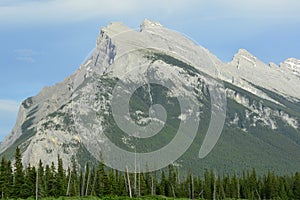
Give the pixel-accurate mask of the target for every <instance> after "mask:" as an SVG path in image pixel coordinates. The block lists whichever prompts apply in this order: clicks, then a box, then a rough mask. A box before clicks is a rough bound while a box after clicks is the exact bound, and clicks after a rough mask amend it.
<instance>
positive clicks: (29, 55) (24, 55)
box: [14, 49, 40, 63]
mask: <svg viewBox="0 0 300 200" xmlns="http://www.w3.org/2000/svg"><path fill="white" fill-rule="evenodd" d="M14 52H15V54H16V59H17V60H19V61H23V62H27V63H35V61H36V60H35V58H34V57H35V56H36V55H39V54H40V53H39V52H36V51H34V50H32V49H16V50H15V51H14Z"/></svg>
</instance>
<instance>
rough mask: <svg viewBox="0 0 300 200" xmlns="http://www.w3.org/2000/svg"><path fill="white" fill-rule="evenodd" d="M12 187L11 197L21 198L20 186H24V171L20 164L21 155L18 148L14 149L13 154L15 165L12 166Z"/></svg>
mask: <svg viewBox="0 0 300 200" xmlns="http://www.w3.org/2000/svg"><path fill="white" fill-rule="evenodd" d="M14 167H15V169H14V187H13V197H15V198H18V197H22V193H23V191H22V186H23V184H24V171H23V164H22V155H21V151H20V149H19V147H17V149H16V153H15V164H14Z"/></svg>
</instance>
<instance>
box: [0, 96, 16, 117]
mask: <svg viewBox="0 0 300 200" xmlns="http://www.w3.org/2000/svg"><path fill="white" fill-rule="evenodd" d="M19 106H20V102H18V101H15V100H5V99H0V115H3V113H6V114H8V113H9V114H16V113H17V112H18V110H19Z"/></svg>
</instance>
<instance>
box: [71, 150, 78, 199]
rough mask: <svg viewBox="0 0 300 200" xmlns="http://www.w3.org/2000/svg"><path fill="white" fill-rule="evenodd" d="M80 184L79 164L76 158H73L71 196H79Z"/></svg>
mask: <svg viewBox="0 0 300 200" xmlns="http://www.w3.org/2000/svg"><path fill="white" fill-rule="evenodd" d="M78 188H79V183H78V173H77V163H76V160H75V157H74V156H72V171H71V180H70V196H77V195H79V190H78Z"/></svg>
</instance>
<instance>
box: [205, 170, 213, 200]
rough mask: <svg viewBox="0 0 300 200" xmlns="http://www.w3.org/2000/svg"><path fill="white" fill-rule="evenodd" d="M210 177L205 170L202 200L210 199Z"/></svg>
mask: <svg viewBox="0 0 300 200" xmlns="http://www.w3.org/2000/svg"><path fill="white" fill-rule="evenodd" d="M211 180H212V179H211V177H210V173H209V172H208V170H207V169H206V170H205V172H204V198H205V199H212V187H211V186H212V185H213V183H212V182H211Z"/></svg>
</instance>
